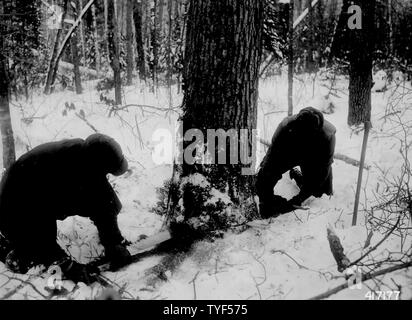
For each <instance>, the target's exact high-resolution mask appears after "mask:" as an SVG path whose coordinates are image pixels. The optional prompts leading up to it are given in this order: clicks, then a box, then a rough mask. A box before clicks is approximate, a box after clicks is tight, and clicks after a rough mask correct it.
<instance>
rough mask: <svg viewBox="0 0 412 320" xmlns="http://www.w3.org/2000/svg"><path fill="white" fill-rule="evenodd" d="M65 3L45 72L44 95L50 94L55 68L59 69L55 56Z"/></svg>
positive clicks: (66, 0)
mask: <svg viewBox="0 0 412 320" xmlns="http://www.w3.org/2000/svg"><path fill="white" fill-rule="evenodd" d="M67 3H68V0H64V1H63V15H62V21H61V28H59V30H57V33H56V38H55V40H54V46H53V52H52V55H51V58H50V63H49V69H48V71H47V78H46V86H45V87H44V93H45V94H50V93H51V92H52V90H53V85H54V81H55V80H56V75H57V68H58V67H59V64H58V63H57V59H58V57H57V55H58V52H59V45H60V38H61V35H62V32H63V21H64V19H65V17H66V12H67Z"/></svg>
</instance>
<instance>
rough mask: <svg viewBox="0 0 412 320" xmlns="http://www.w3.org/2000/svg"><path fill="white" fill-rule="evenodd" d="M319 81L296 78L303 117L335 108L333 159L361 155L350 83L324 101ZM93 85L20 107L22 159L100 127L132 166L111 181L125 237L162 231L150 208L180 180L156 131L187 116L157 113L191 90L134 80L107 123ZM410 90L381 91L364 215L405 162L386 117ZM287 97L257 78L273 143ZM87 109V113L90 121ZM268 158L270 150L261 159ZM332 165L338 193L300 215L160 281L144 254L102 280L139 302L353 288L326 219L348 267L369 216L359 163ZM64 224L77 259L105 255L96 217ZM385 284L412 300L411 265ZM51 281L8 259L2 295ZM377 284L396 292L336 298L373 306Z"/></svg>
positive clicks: (289, 189) (292, 295)
mask: <svg viewBox="0 0 412 320" xmlns="http://www.w3.org/2000/svg"><path fill="white" fill-rule="evenodd" d="M312 80H313V78H312V77H311V76H308V75H305V76H297V79H296V81H295V86H296V87H295V90H294V101H295V111H296V112H297V111H298V110H299V109H301V108H303V107H306V106H310V105H311V106H313V107H317V108H319V109H323V110H325V111H327V109H329V107H330V103H333V105H334V112H333V113H331V114H326V115H325V117H326V119H328V120H329V121H330V122H332V123H333V124H334V125H335V126H336V128H337V145H336V152H337V153H341V154H344V155H346V156H349V157H352V158H354V159H359V157H360V150H361V144H362V139H363V134H362V133H360V134H357V133H354V132H353V131H352V130H351V129H350V128H349V127H348V126H347V124H346V119H347V112H348V110H347V105H348V91H347V87H348V82H347V80H345V79H343V78H340V79H339V80H338V82H337V84H336V85H335V87H336V88H337V89H338V90H337V91H334V92H335V95H330V97H329V98H328V99H327V98H325V95H326V94H327V92H328V89H327V88H326V87H325V86H328V85H330V82H329V81H321V78H320V77H317V78H316V81H315V83H314V84H313V81H312ZM95 85H96V83H95V82H88V83H85V84H84V87H85V88H84V89H85V90H84V93H83V94H82V95H76V94H74V93H73V92H68V91H65V92H56V93H54V94H52V95H50V96H44V95H43V94H34V95H33V97H32V98H31V100H30V101H27V102H26V101H23V100H21V101H13V104H12V120H13V128H14V131H15V136H16V148H17V152H18V154H19V155H20V154H22V153H24V152H25V151H26V150H28V149H29V148H32V147H34V146H36V145H38V144H41V143H44V142H47V141H50V140H59V139H64V138H72V137H82V138H85V137H87V136H88V135H89V134H92V133H93V132H94V131H93V129H92V127H93V128H95V129H97V130H98V131H99V132H102V133H105V134H108V135H110V136H112V137H114V138H115V139H116V140H117V141H118V142H119V143H120V144H121V146H122V148H123V150H124V153H125V155H126V157H127V158H128V160H129V164H130V168H131V171H130V172H128V173H127V174H126V175H124V176H122V177H119V178H114V177H110V179H111V182H112V183H113V185H114V186H115V189H116V191H117V192H118V194H119V197H120V199H121V201H122V203H123V210H122V212H121V214H120V215H119V226H120V229H121V230H122V233H123V235H124V236H125V237H126V238H127V239H129V240H131V241H134V240H136V239H138V238H139V236H140V235H143V234H144V235H151V234H155V233H156V232H157V231H159V229H160V227H161V225H162V222H163V221H162V217H160V216H157V215H155V214H154V213H152V212H151V208H152V207H153V206H154V205H155V203H156V201H157V194H156V188H157V187H160V186H162V184H163V182H164V181H165V180H166V179H168V178H170V177H171V174H172V166H171V164H162V165H158V164H156V163H155V162H154V161H153V159H152V151H153V148H154V147H155V145H156V141H153V139H152V136H153V134H154V132H155V131H156V129H168V130H170V132H171V133H173V132H174V128H175V125H176V121H177V118H178V113H177V112H176V111H178V110H172V111H170V112H167V113H166V112H165V111H163V110H160V109H165V108H168V107H169V106H170V105H172V106H174V107H176V106H178V105H179V103H180V102H181V99H182V95H181V94H178V93H177V89H176V88H173V92H172V102H171V103H170V101H169V98H168V97H169V95H168V91H167V90H166V89H164V88H160V89H159V90H158V92H156V93H155V94H154V93H152V92H150V90H149V89H148V88H145V87H144V86H143V85H142V84H140V83H136V84H135V85H133V86H129V87H125V88H124V97H123V98H124V105H131V106H130V107H129V108H127V109H125V110H122V111H120V112H118V113H117V114H112V115H111V117H108V115H109V107H108V106H107V105H105V104H104V103H102V102H100V100H99V93H98V92H97V91H96V90H95ZM405 85H406V88H403V85H402V86H401V87H398V88H396V90H395V88H394V86H392V87H391V86H390V85H389V90H388V91H385V92H379V93H378V92H374V93H373V103H372V104H373V107H372V123H373V129H372V132H371V135H370V140H369V144H368V149H367V157H366V162H367V164H368V165H370V166H371V168H370V170H368V171H366V170H365V174H364V179H363V182H364V183H363V192H362V196H361V204H360V208H361V209H363V208H365V207H367V208H368V207H370V206H371V204H372V201H373V193H372V192H373V191H374V190H375V191H376V190H377V186H378V184H379V183H382V182H381V180H380V179H381V177H380V174H381V171H380V170H378V167H380V168H381V169H383V170H384V171H385V170H386V171H388V174H389V175H390V174H393V175H394V176H397V175H398V174H399V170H400V167H401V165H402V163H403V162H402V158H401V155H400V153H399V146H400V145H399V142H398V141H397V140H396V139H395V138H390V137H387V133H389V132H390V130H391V128H393V126H394V124H393V123H392V122H390V121H385V118H382V117H383V116H384V115H385V108H386V107H387V105H388V101H395V100H396V101H397V102H398V104H399V105H398V109H399V110H400V111H401V112H404V111H403V110H405V109H406V106H409V107H410V106H411V104H412V94H411V93H410V92H411V91H410V90H411V87H410V85H409V84H407V83H406V84H405ZM402 90H403V92H405V90H409V94H403V95H402V99H400V98H399V97H400V93H402ZM286 93H287V79H286V78H285V77H282V76H279V77H276V78H269V79H266V80H262V81H261V83H260V95H259V129H260V130H261V132H262V135H263V137H264V138H266V139H267V140H269V139H270V138H271V135H272V134H273V132H274V130H275V129H276V126H277V125H278V123H279V122H280V121H281V120H282V119H283V118H284V117H285V116H286V110H287V95H286ZM66 103H68V104H69V105H70V104H71V103H73V104H74V106H75V109H74V110H66V109H67V107H66ZM410 109H412V108H410ZM65 110H66V112H64V111H65ZM81 110H82V111H81ZM83 112H84V115H85V118H82V117H81V114H82V113H83ZM402 117H403V119H404V120H405V122H407V121H408V119H409V121H411V120H412V115H411V114H410V111H409V112H405V113H404V114H402ZM85 119H86V121H85ZM263 155H264V150H263V148H262V149H261V150H260V154H259V156H260V157H262V156H263ZM0 161H1V160H0ZM0 165H1V163H0ZM333 170H334V171H333V173H334V191H335V194H334V195H333V196H332V197H331V198H329V197H326V196H324V197H323V198H321V199H309V200H308V203H307V204H308V205H309V206H310V210H309V211H303V210H298V211H296V212H292V213H289V214H286V215H283V216H281V217H279V218H277V219H269V220H263V221H255V222H253V223H251V227H250V228H249V229H247V230H246V231H244V232H242V233H235V232H228V233H227V234H225V236H224V237H223V238H222V239H217V240H215V241H214V242H207V241H202V242H199V243H197V244H196V245H195V247H194V248H193V250H191V252H190V253H189V254H188V256H187V257H186V258H185V259H184V260H183V262H182V263H181V264H180V265H179V266H178V267H177V269H176V270H174V271H173V272H168V273H167V274H166V276H167V278H168V280H167V281H163V282H156V283H155V284H154V283H153V282H151V281H149V280H148V279H149V278H148V275H147V274H146V271H147V270H149V269H150V268H151V267H153V266H155V265H156V264H157V263H159V261H160V260H161V258H162V257H160V256H153V257H149V258H145V259H143V260H141V261H139V262H137V263H135V264H133V265H131V266H129V267H128V268H126V269H124V270H122V271H119V272H116V273H110V272H107V273H105V277H107V278H108V279H110V280H111V281H114V282H115V283H116V286H117V287H118V288H122V290H121V291H122V292H123V294H122V296H123V297H125V298H132V297H133V298H140V299H195V298H196V299H307V298H311V297H313V296H315V295H317V294H320V293H323V292H325V291H327V290H328V289H330V288H333V287H336V286H337V285H340V284H342V283H345V281H346V280H345V278H344V276H343V275H342V274H341V273H339V272H338V271H337V267H336V263H335V261H334V258H333V256H332V254H331V251H330V248H329V243H328V241H327V238H326V227H327V226H328V224H330V225H332V226H333V227H334V229H335V231H336V233H337V234H338V235H339V237H340V239H341V241H342V244H343V247H344V248H345V253H346V254H347V256H348V258H349V259H350V260H351V261H353V260H356V258H357V257H360V256H361V255H362V252H363V251H364V250H365V249H362V248H363V246H364V244H365V240H366V238H367V235H368V232H367V229H366V227H365V225H364V224H365V223H364V217H363V212H361V213H360V217H359V219H358V226H355V227H352V226H351V221H352V211H353V205H354V195H355V189H356V181H357V175H358V168H357V167H354V166H351V165H349V164H347V163H345V162H342V161H340V160H336V161H335V163H334V164H333ZM297 190H298V189H297V187H296V186H295V185H294V183H293V182H292V181H290V180H289V179H288V178H287V176H286V175H285V176H284V179H283V180H282V181H281V183H280V184H279V185H278V186H277V187H276V191H277V192H278V193H280V194H281V195H283V196H285V197H292V196H293V195H294V194H295V193H296V192H297ZM58 226H59V239H60V242H61V244H62V245H63V246H65V247H66V248H68V250H69V252H70V253H71V254H72V255H73V256H74V257H75V258H76V259H78V260H79V261H81V262H87V261H89V260H90V257H96V256H98V255H99V254H101V252H102V247H101V246H100V245H99V244H98V236H97V229H96V228H95V227H94V226H93V225H92V223H91V222H90V221H89V220H87V219H84V218H80V217H72V218H68V219H66V220H65V221H62V222H59V223H58ZM409 227H410V225H409ZM381 238H382V235H379V234H375V235H374V236H373V237H372V239H371V241H372V245H373V244H375V243H377V242H378V241H379V240H380V239H381ZM406 245H409V246H410V245H411V243H410V242H409V243H407V244H406ZM399 248H400V243H399V241H398V238H397V237H389V239H388V240H387V241H385V243H384V245H382V246H381V247H380V248H379V250H377V251H376V254H381V253H382V252H384V250H386V249H387V250H391V251H399ZM39 274H40V276H39ZM383 281H384V283H389V284H391V285H392V287H393V285H394V283H397V284H398V285H400V286H402V294H401V298H402V299H410V298H412V274H411V271H410V270H409V272H408V271H399V272H395V273H391V274H388V275H386V276H385V277H384V278H383ZM46 285H47V275H45V274H42V273H41V271H40V270H39V269H33V270H31V274H29V275H24V276H22V275H14V274H11V273H10V272H8V271H7V270H6V269H5V267H4V265H3V264H2V263H0V297H3V296H5V295H7V298H10V299H22V298H29V299H34V298H44V297H45V296H48V294H49V293H48V292H47V290H46V289H45V287H46ZM16 288H17V289H18V290H16ZM64 288H65V289H67V291H68V293H67V292H66V293H65V294H64V295H63V296H62V297H58V296H57V297H53V299H59V298H64V299H67V298H70V299H93V298H95V297H96V296H98V295H99V294H100V293H101V292H102V290H103V288H102V286H101V285H99V284H94V285H92V286H90V287H87V286H85V285H84V284H79V285H77V286H75V285H74V284H73V283H72V282H70V281H65V282H64ZM370 288H372V289H375V290H389V289H388V288H386V287H383V286H382V285H381V287H379V286H378V287H375V286H374V283H373V282H371V283H369V282H368V283H366V284H365V285H364V286H363V287H362V289H360V290H359V289H346V290H343V291H341V292H339V293H338V294H336V295H332V296H331V297H330V298H331V299H365V294H366V293H367V292H368V291H369V290H370ZM392 290H394V289H393V288H392Z"/></svg>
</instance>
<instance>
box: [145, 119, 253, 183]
mask: <svg viewBox="0 0 412 320" xmlns="http://www.w3.org/2000/svg"><path fill="white" fill-rule="evenodd" d="M152 142H153V144H154V148H153V151H152V160H153V162H154V163H155V164H156V165H162V164H172V163H173V162H174V163H175V164H183V163H185V164H189V165H193V164H204V165H208V164H218V165H226V164H231V165H242V166H243V167H242V170H241V171H242V172H241V174H242V175H253V174H255V167H256V154H257V153H258V152H259V146H260V142H259V130H257V129H252V130H249V129H229V130H223V129H207V130H200V129H189V130H186V131H185V132H184V134H183V129H182V126H179V129H178V130H177V132H175V133H174V134H172V132H171V131H170V130H168V129H157V130H155V132H154V133H153V135H152ZM184 145H185V146H184Z"/></svg>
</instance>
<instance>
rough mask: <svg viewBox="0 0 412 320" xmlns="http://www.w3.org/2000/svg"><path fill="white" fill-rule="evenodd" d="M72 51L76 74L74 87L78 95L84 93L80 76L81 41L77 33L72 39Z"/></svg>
mask: <svg viewBox="0 0 412 320" xmlns="http://www.w3.org/2000/svg"><path fill="white" fill-rule="evenodd" d="M70 43H71V49H72V50H71V51H72V59H73V73H74V87H75V90H76V93H77V94H81V93H82V92H83V89H82V81H81V76H80V56H79V41H78V38H77V32H74V33H73V35H72V38H71V41H70Z"/></svg>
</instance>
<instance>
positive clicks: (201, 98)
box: [182, 0, 263, 229]
mask: <svg viewBox="0 0 412 320" xmlns="http://www.w3.org/2000/svg"><path fill="white" fill-rule="evenodd" d="M262 21H263V1H262V0H225V1H215V0H191V1H190V4H189V11H188V23H187V35H186V51H185V66H184V101H183V116H182V120H183V132H184V133H185V134H188V133H189V132H188V130H191V129H192V130H193V129H197V130H200V131H199V132H201V133H202V134H203V137H204V138H205V139H207V142H208V143H210V142H213V141H214V142H216V139H215V138H213V139H212V138H211V137H210V138H207V137H208V132H207V130H208V129H222V130H225V132H229V131H228V130H231V129H233V131H232V137H234V138H235V139H234V141H231V143H232V144H231V145H230V146H231V147H232V148H231V149H230V151H229V150H227V152H226V153H224V154H223V159H221V158H220V155H221V153H220V152H219V151H221V149H220V148H219V147H218V144H216V147H214V146H213V144H211V145H210V146H209V148H208V150H207V155H208V156H209V157H214V158H216V161H214V162H213V161H212V164H207V163H206V164H205V162H202V161H199V160H196V161H195V163H194V164H192V163H191V162H190V159H189V158H187V157H186V156H187V155H188V154H189V153H190V152H188V151H190V147H191V146H193V143H192V142H193V140H192V139H191V138H193V136H192V137H191V138H190V137H189V140H190V141H186V144H185V145H184V147H185V153H186V155H185V159H184V160H185V161H184V162H183V170H182V177H183V182H182V188H183V206H184V209H183V215H184V217H185V219H190V218H193V217H195V218H196V217H197V219H199V218H198V217H199V216H203V217H204V216H205V215H207V216H208V218H209V220H208V221H209V222H206V223H204V224H206V229H207V228H222V227H224V226H227V223H229V222H228V221H229V220H230V219H229V218H228V214H229V213H234V212H235V213H238V216H242V215H243V216H246V217H251V216H254V215H255V214H256V213H257V208H256V203H255V202H254V197H253V195H254V188H253V178H252V177H253V176H252V175H249V174H251V173H252V172H248V170H245V169H246V168H250V167H253V168H252V171H253V170H254V164H252V162H254V161H253V160H254V156H255V154H254V151H255V150H254V146H255V145H256V144H255V143H254V142H255V141H254V140H255V139H254V133H255V132H254V130H253V129H256V125H257V98H258V74H259V65H260V57H261V35H262V27H263V24H262ZM242 129H244V130H242ZM246 130H247V131H246ZM193 132H194V131H192V133H193ZM245 132H246V134H245ZM223 136H224V134H222V135H219V138H222V139H223V138H224V140H220V141H223V143H222V144H223V145H226V146H228V145H229V144H228V142H229V141H228V140H226V138H225V137H223ZM196 141H197V140H196ZM195 143H196V142H195ZM189 144H190V145H189ZM201 144H203V141H201ZM188 147H189V148H188ZM245 156H249V159H245ZM218 158H219V159H220V160H218ZM229 158H230V160H231V162H230V164H229V162H228V160H229ZM232 158H233V161H232ZM241 159H242V160H244V161H242V160H241ZM222 160H223V161H222ZM218 161H219V162H220V163H221V162H224V163H223V164H217V163H218ZM246 162H250V163H246ZM213 163H215V164H213ZM251 164H252V166H251ZM199 175H200V176H202V177H204V179H205V180H207V183H210V185H211V187H212V188H214V189H215V190H217V192H221V193H222V194H225V195H227V196H228V197H229V199H230V202H231V204H230V205H228V204H226V205H225V206H224V207H225V208H222V207H221V206H220V205H219V204H222V203H221V202H219V201H218V202H217V203H215V206H210V205H207V201H208V200H210V199H208V196H206V197H205V194H209V196H210V192H209V193H208V192H206V193H205V189H202V185H203V184H202V183H201V182H200V183H199V180H198V179H197V178H196V177H199ZM202 179H203V178H202ZM203 186H204V185H203ZM199 188H200V189H199ZM209 191H210V190H209ZM223 202H224V201H223ZM222 215H223V216H224V217H225V219H227V220H226V222H224V221H222ZM190 221H193V219H190ZM190 221H189V222H190ZM199 221H205V220H204V219H203V220H202V219H200V220H198V222H199ZM195 224H196V223H195ZM200 224H202V222H201V223H200ZM203 227H205V226H204V225H203Z"/></svg>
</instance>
